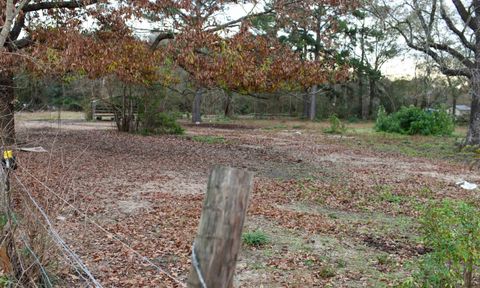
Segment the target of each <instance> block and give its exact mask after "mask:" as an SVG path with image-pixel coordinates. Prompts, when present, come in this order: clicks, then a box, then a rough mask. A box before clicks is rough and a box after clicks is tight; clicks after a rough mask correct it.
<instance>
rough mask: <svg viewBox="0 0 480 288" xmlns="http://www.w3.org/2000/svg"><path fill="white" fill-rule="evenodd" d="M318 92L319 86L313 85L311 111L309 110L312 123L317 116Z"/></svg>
mask: <svg viewBox="0 0 480 288" xmlns="http://www.w3.org/2000/svg"><path fill="white" fill-rule="evenodd" d="M317 92H318V86H317V85H313V87H312V89H311V90H310V110H309V115H308V116H309V119H310V121H313V120H315V117H316V116H317V115H316V114H317Z"/></svg>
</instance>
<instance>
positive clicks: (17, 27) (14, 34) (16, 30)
mask: <svg viewBox="0 0 480 288" xmlns="http://www.w3.org/2000/svg"><path fill="white" fill-rule="evenodd" d="M24 25H25V15H24V14H20V15H18V17H17V20H16V21H15V24H14V25H13V28H12V30H11V31H10V34H9V35H8V41H10V42H11V41H15V40H17V38H18V36H19V35H20V32H22V28H23V26H24Z"/></svg>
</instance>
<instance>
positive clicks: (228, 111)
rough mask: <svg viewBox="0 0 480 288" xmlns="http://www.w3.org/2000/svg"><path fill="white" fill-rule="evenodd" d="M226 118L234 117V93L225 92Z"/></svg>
mask: <svg viewBox="0 0 480 288" xmlns="http://www.w3.org/2000/svg"><path fill="white" fill-rule="evenodd" d="M225 117H229V118H231V117H233V104H232V92H230V91H226V92H225Z"/></svg>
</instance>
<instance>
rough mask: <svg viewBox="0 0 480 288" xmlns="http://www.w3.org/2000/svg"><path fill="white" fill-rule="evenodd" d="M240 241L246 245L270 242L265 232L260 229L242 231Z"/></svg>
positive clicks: (260, 244)
mask: <svg viewBox="0 0 480 288" xmlns="http://www.w3.org/2000/svg"><path fill="white" fill-rule="evenodd" d="M242 241H243V243H245V244H246V245H248V246H256V247H258V246H263V245H265V244H267V243H268V242H270V240H269V239H268V236H267V234H265V233H264V232H263V231H261V230H255V231H248V232H245V233H243V235H242Z"/></svg>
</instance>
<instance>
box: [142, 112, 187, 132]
mask: <svg viewBox="0 0 480 288" xmlns="http://www.w3.org/2000/svg"><path fill="white" fill-rule="evenodd" d="M140 123H141V129H140V132H141V133H142V134H144V135H150V134H183V133H184V131H185V130H184V129H183V128H182V126H180V124H178V123H177V119H176V118H175V117H173V116H171V115H169V114H167V113H163V112H158V113H147V114H141V115H140Z"/></svg>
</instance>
